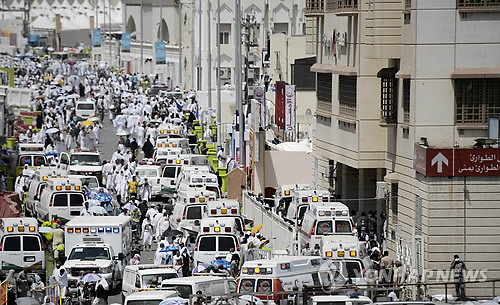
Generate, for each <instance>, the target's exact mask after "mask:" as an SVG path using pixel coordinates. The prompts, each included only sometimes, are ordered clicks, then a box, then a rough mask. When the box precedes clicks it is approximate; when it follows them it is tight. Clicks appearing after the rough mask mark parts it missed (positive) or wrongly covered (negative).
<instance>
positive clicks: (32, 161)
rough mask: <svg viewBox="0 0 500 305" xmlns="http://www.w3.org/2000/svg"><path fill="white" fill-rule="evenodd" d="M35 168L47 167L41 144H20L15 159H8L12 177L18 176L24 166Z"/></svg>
mask: <svg viewBox="0 0 500 305" xmlns="http://www.w3.org/2000/svg"><path fill="white" fill-rule="evenodd" d="M25 165H27V166H28V167H31V168H37V167H39V166H42V165H48V162H47V157H46V156H45V154H44V152H43V144H37V143H21V144H19V151H18V154H17V157H13V158H10V164H9V169H10V171H11V175H12V176H16V177H17V176H20V175H21V174H22V172H23V169H24V166H25Z"/></svg>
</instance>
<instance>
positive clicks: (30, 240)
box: [23, 236, 40, 251]
mask: <svg viewBox="0 0 500 305" xmlns="http://www.w3.org/2000/svg"><path fill="white" fill-rule="evenodd" d="M23 251H40V240H38V237H36V236H23Z"/></svg>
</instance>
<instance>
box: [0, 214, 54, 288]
mask: <svg viewBox="0 0 500 305" xmlns="http://www.w3.org/2000/svg"><path fill="white" fill-rule="evenodd" d="M0 234H1V237H0V266H1V270H2V272H4V273H5V274H7V273H8V272H9V270H11V269H13V270H15V271H16V272H19V271H21V270H23V268H24V267H29V268H30V272H35V273H37V274H38V275H40V277H41V278H42V279H45V252H44V249H43V245H42V238H41V236H40V234H38V223H37V221H36V219H35V218H2V219H0Z"/></svg>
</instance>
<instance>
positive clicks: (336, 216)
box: [299, 202, 354, 248]
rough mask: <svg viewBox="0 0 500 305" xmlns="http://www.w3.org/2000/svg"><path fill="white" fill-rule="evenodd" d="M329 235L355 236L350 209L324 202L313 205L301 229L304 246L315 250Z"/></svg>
mask: <svg viewBox="0 0 500 305" xmlns="http://www.w3.org/2000/svg"><path fill="white" fill-rule="evenodd" d="M327 235H338V236H342V235H354V227H353V224H352V221H351V217H350V216H349V208H348V207H347V206H346V205H345V204H343V203H341V202H323V203H319V204H314V205H312V206H311V207H310V208H309V209H308V210H307V212H306V213H305V214H304V219H303V220H302V224H301V226H300V228H299V238H300V242H301V244H302V245H305V244H309V245H310V246H311V248H313V247H314V246H315V245H316V244H318V245H321V243H322V241H321V239H322V237H323V236H327Z"/></svg>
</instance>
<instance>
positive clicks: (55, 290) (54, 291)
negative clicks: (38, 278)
mask: <svg viewBox="0 0 500 305" xmlns="http://www.w3.org/2000/svg"><path fill="white" fill-rule="evenodd" d="M45 296H48V297H49V299H50V302H52V303H54V304H59V305H61V304H62V298H61V287H59V285H52V286H47V287H45Z"/></svg>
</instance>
